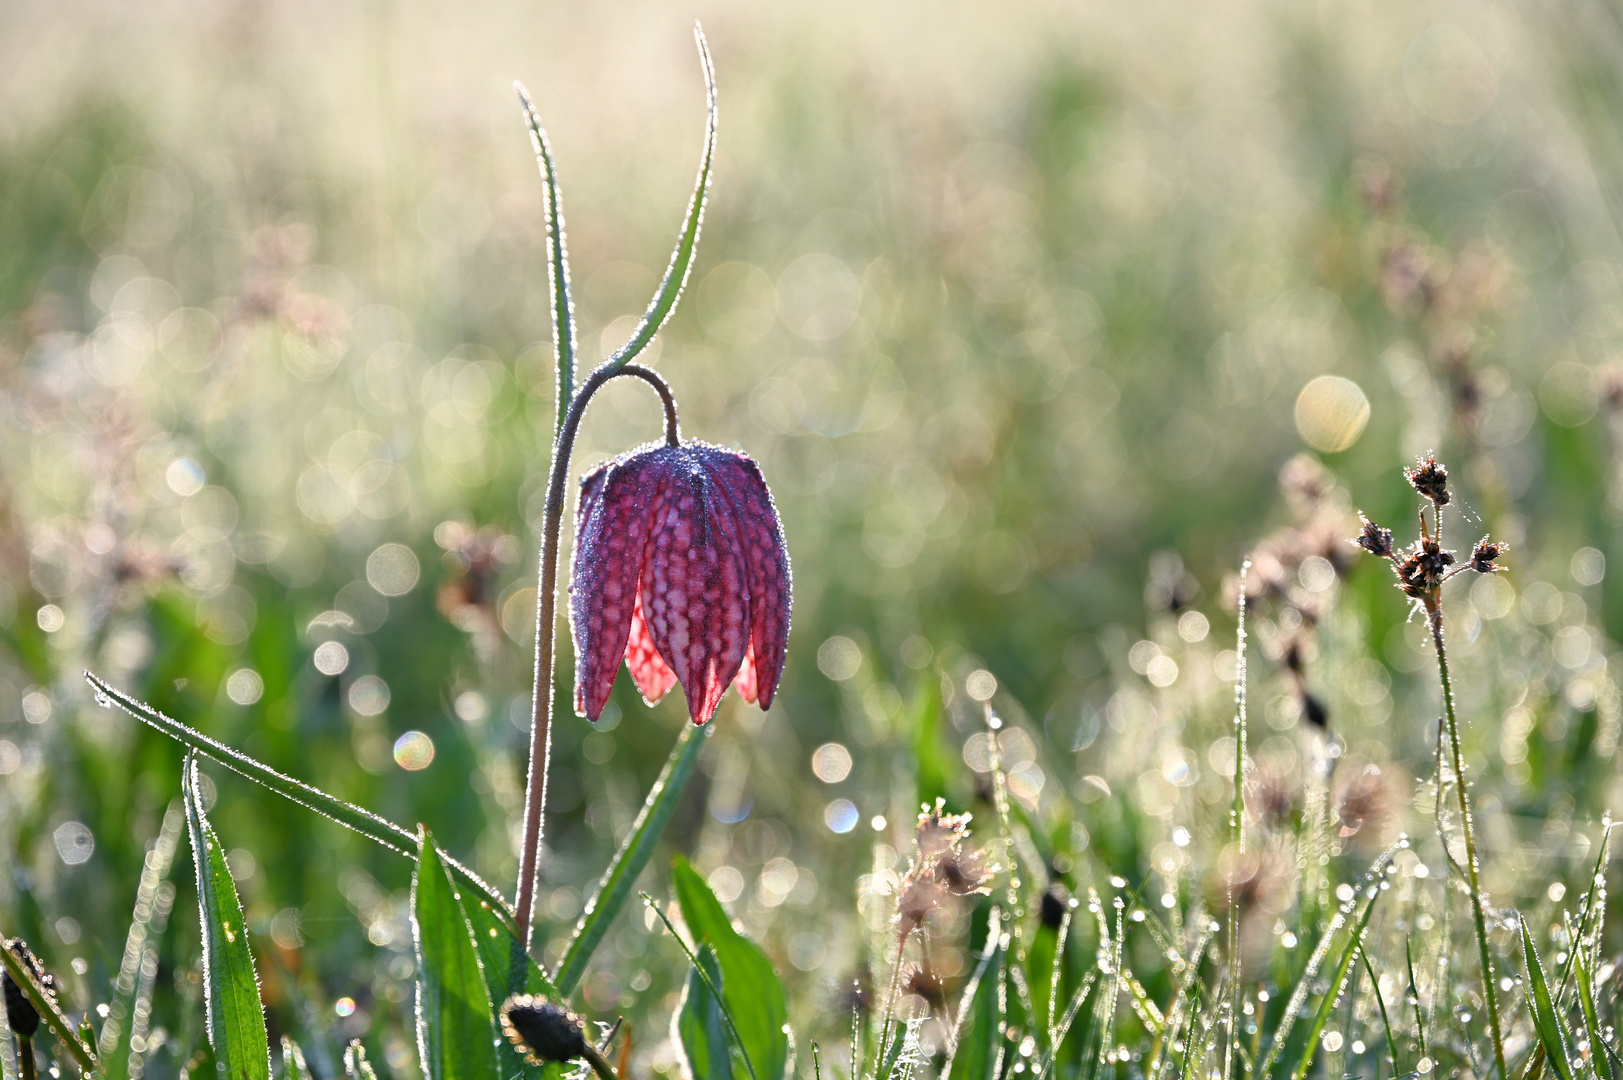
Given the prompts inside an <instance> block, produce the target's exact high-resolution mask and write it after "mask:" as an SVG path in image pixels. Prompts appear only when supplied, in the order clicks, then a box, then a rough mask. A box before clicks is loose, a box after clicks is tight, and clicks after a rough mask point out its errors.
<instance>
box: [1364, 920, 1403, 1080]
mask: <svg viewBox="0 0 1623 1080" xmlns="http://www.w3.org/2000/svg"><path fill="white" fill-rule="evenodd" d="M1358 958H1359V959H1360V960H1362V961H1363V962H1364V972H1365V973H1366V974H1367V975H1369V985H1370V989H1371V990H1373V991H1375V1004H1376V1005H1378V1006H1380V1009H1381V1026H1382V1027H1383V1028H1385V1029H1386V1051H1387V1053H1388V1054H1389V1055H1390V1056H1391V1058H1392V1075H1393V1076H1397V1075H1398V1073H1399V1072H1401V1071H1402V1070H1401V1069H1399V1068H1398V1040H1397V1037H1396V1036H1395V1035H1393V1034H1392V1017H1391V1016H1390V1015H1389V1014H1388V1013H1387V1011H1386V998H1385V997H1384V996H1383V995H1382V994H1381V980H1380V979H1378V978H1376V976H1375V968H1374V967H1373V966H1371V964H1370V962H1369V953H1368V951H1366V950H1364V949H1359V950H1358ZM1376 1064H1377V1067H1379V1061H1377V1062H1376Z"/></svg>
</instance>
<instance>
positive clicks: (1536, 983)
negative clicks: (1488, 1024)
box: [1517, 915, 1573, 1080]
mask: <svg viewBox="0 0 1623 1080" xmlns="http://www.w3.org/2000/svg"><path fill="white" fill-rule="evenodd" d="M1517 923H1518V925H1519V926H1520V928H1521V937H1522V958H1523V960H1524V961H1525V963H1526V965H1527V988H1528V994H1527V1007H1528V1011H1530V1012H1531V1013H1532V1014H1533V1030H1534V1031H1535V1032H1536V1033H1537V1034H1538V1040H1539V1043H1540V1045H1542V1046H1543V1047H1544V1058H1545V1060H1546V1061H1548V1062H1549V1063H1550V1064H1551V1066H1553V1067H1554V1069H1555V1072H1556V1075H1557V1076H1559V1077H1560V1078H1561V1080H1573V1073H1572V1059H1571V1057H1570V1056H1568V1051H1567V1047H1568V1046H1569V1045H1570V1044H1571V1036H1570V1033H1569V1032H1568V1031H1567V1030H1566V1024H1565V1023H1564V1022H1563V1021H1562V1019H1561V1015H1560V1014H1559V1013H1558V1012H1556V1009H1555V1004H1554V1002H1552V1001H1551V1000H1550V986H1549V983H1548V982H1546V981H1545V978H1544V965H1543V964H1542V963H1540V962H1539V958H1538V947H1537V946H1536V945H1534V944H1533V932H1532V931H1531V930H1529V929H1528V928H1527V919H1526V918H1525V917H1523V916H1520V915H1518V917H1517Z"/></svg>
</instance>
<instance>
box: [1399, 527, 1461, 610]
mask: <svg viewBox="0 0 1623 1080" xmlns="http://www.w3.org/2000/svg"><path fill="white" fill-rule="evenodd" d="M1453 565H1454V553H1453V552H1452V551H1444V550H1443V547H1442V545H1441V544H1439V543H1438V542H1437V541H1436V540H1433V539H1432V538H1431V537H1429V536H1427V537H1422V538H1421V539H1419V540H1416V541H1415V542H1414V544H1413V545H1411V546H1410V547H1409V549H1408V550H1407V551H1405V552H1404V553H1403V554H1402V556H1401V557H1399V558H1398V560H1397V571H1398V585H1399V587H1400V588H1402V589H1403V591H1404V593H1405V594H1407V595H1409V596H1412V597H1414V598H1415V599H1416V600H1420V599H1423V598H1424V597H1426V596H1429V595H1430V594H1431V591H1432V590H1433V589H1436V588H1438V587H1439V586H1441V585H1442V583H1443V578H1445V577H1446V576H1447V575H1448V568H1449V567H1450V566H1453Z"/></svg>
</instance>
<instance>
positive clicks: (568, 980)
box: [553, 724, 714, 995]
mask: <svg viewBox="0 0 1623 1080" xmlns="http://www.w3.org/2000/svg"><path fill="white" fill-rule="evenodd" d="M713 727H714V725H712V724H706V725H705V726H704V727H697V726H695V725H692V724H684V725H683V726H682V734H681V736H680V737H679V738H678V739H677V740H676V745H675V746H674V747H673V748H672V749H671V756H670V757H669V758H668V759H667V760H666V762H665V768H664V770H663V771H662V772H661V773H660V774H659V779H658V780H655V781H654V786H653V787H651V788H649V789H648V799H647V801H645V802H644V803H643V804H642V812H641V813H640V814H638V815H637V820H636V821H635V822H634V823H633V824H632V826H631V833H630V835H629V836H627V837H626V838H625V842H624V843H623V844H621V845H620V850H619V851H617V852H615V853H614V861H613V862H611V863H609V869H608V871H607V872H606V873H605V874H604V875H603V880H602V881H600V882H599V883H598V886H597V892H596V894H594V895H593V896H592V898H591V899H590V900H588V901H587V902H586V913H585V914H584V915H582V916H581V919H580V923H579V924H578V925H577V926H576V927H575V936H574V938H573V939H571V940H570V942H569V948H568V949H567V950H566V951H565V952H564V958H563V960H562V961H561V962H560V963H559V964H558V971H557V973H556V974H555V975H554V977H553V982H555V983H557V984H558V989H559V990H560V991H562V992H563V993H564V994H565V995H569V994H573V993H574V992H575V987H576V986H578V985H580V980H581V976H583V975H585V974H586V965H587V964H588V963H590V962H591V959H592V953H593V952H595V951H596V950H597V946H598V944H599V943H600V942H601V941H602V940H603V935H604V934H606V933H607V932H608V929H609V926H610V924H612V923H613V922H614V917H615V916H616V915H618V914H619V913H620V909H621V908H623V907H624V906H625V902H626V900H627V899H628V898H629V897H630V896H631V890H632V889H633V888H635V887H636V884H637V875H639V874H641V873H642V871H643V867H645V866H647V865H648V860H649V858H651V857H652V856H653V854H654V848H655V846H656V845H657V844H658V843H659V838H660V837H661V836H663V835H664V834H665V826H666V825H668V824H670V820H671V815H672V814H674V813H676V806H677V803H679V802H680V801H681V798H682V792H683V791H684V790H685V789H686V788H687V783H688V778H689V777H690V776H692V775H693V766H694V765H695V764H696V763H697V762H698V760H699V750H700V749H701V748H702V747H703V746H704V740H705V738H706V737H708V735H709V734H710V731H711V730H712V728H713Z"/></svg>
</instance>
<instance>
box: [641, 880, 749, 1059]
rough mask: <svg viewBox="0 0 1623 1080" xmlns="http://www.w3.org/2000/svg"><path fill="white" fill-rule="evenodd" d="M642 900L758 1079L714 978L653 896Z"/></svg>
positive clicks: (646, 896) (734, 1021) (646, 895)
mask: <svg viewBox="0 0 1623 1080" xmlns="http://www.w3.org/2000/svg"><path fill="white" fill-rule="evenodd" d="M642 901H643V903H645V904H647V905H648V907H649V909H650V910H652V911H653V913H654V915H655V917H657V918H658V919H659V921H660V922H662V923H664V924H665V929H666V930H669V931H670V934H671V937H673V938H675V939H676V944H677V946H678V947H679V948H680V949H681V950H682V952H683V953H684V954H685V955H686V956H687V958H688V963H689V964H691V965H692V966H693V973H694V974H696V975H698V976H699V978H700V979H701V980H703V982H704V984H705V987H706V989H708V990H709V991H710V993H711V994H712V995H713V996H714V997H715V999H716V1001H717V1002H718V1004H719V1005H720V1008H721V1018H722V1019H723V1020H725V1021H726V1022H727V1034H728V1035H729V1036H730V1037H731V1038H732V1040H733V1045H734V1046H736V1047H737V1048H738V1054H739V1057H741V1058H743V1060H744V1071H745V1072H747V1073H749V1076H750V1080H760V1078H759V1076H758V1075H757V1074H756V1072H755V1063H754V1062H753V1061H751V1060H750V1056H749V1051H748V1050H747V1049H745V1047H744V1040H743V1039H741V1038H740V1037H739V1034H738V1023H737V1021H736V1020H734V1019H733V1012H732V1009H731V1008H730V1007H729V1006H728V1004H727V999H726V998H725V997H724V996H723V994H722V990H721V987H720V986H719V985H718V984H717V983H716V981H715V980H714V979H712V978H710V973H709V971H708V969H706V968H704V967H702V966H700V964H699V957H698V954H697V953H695V952H694V951H693V948H692V947H691V946H689V945H688V943H687V942H686V941H684V940H682V935H681V934H678V933H677V932H676V927H675V926H673V925H672V924H671V920H670V917H669V916H668V915H666V914H665V912H664V911H662V910H660V907H659V905H658V904H656V903H655V902H654V898H653V897H652V896H649V895H648V894H647V893H643V894H642ZM683 918H684V919H686V918H687V916H686V914H684V915H683Z"/></svg>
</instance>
